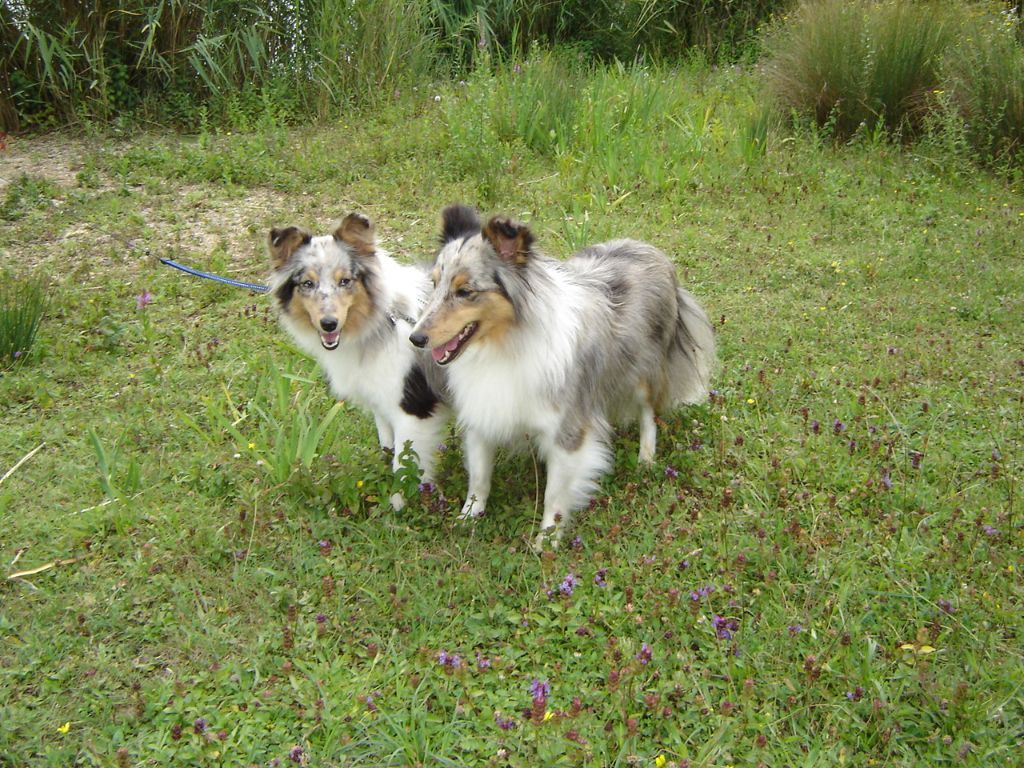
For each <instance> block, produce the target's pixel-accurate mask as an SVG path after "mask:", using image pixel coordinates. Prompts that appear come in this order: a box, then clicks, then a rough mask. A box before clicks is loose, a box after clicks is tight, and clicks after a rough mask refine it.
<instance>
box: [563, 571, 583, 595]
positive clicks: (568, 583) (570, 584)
mask: <svg viewBox="0 0 1024 768" xmlns="http://www.w3.org/2000/svg"><path fill="white" fill-rule="evenodd" d="M579 583H580V582H579V580H578V579H577V578H576V575H575V574H572V573H567V574H566V575H565V578H564V579H562V583H561V584H559V585H558V591H559V592H561V593H562V594H563V595H565V596H566V597H572V593H573V590H575V589H576V587H577V585H578V584H579Z"/></svg>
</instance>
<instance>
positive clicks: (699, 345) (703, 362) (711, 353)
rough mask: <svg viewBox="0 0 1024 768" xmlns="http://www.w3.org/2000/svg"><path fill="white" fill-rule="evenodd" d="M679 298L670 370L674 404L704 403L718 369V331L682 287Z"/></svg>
mask: <svg viewBox="0 0 1024 768" xmlns="http://www.w3.org/2000/svg"><path fill="white" fill-rule="evenodd" d="M678 298H679V300H678V305H677V308H676V333H675V337H674V339H673V342H672V348H671V350H670V351H669V359H668V371H667V373H668V381H669V389H670V399H671V401H672V404H673V405H678V404H681V403H700V402H703V401H704V400H705V399H706V398H707V396H708V386H709V384H710V383H711V374H712V371H713V370H714V367H715V330H714V328H712V326H711V322H710V321H709V320H708V316H707V315H706V314H705V313H704V310H703V309H702V308H701V306H700V304H698V303H697V300H696V299H695V298H694V297H693V294H691V293H690V292H689V291H687V290H686V289H685V288H679V289H678Z"/></svg>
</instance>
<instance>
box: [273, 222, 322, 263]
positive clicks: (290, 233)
mask: <svg viewBox="0 0 1024 768" xmlns="http://www.w3.org/2000/svg"><path fill="white" fill-rule="evenodd" d="M311 237H312V235H311V234H309V232H307V231H306V230H304V229H299V228H298V227H285V228H284V229H272V230H270V236H269V237H268V238H267V246H268V247H269V249H270V263H271V264H272V265H273V267H274V269H278V268H280V267H283V266H284V265H285V264H287V263H288V259H290V258H291V257H292V254H293V253H295V251H296V249H298V248H300V247H301V246H303V245H305V244H306V243H308V242H309V240H310V238H311Z"/></svg>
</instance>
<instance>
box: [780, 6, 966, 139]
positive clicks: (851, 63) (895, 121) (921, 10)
mask: <svg viewBox="0 0 1024 768" xmlns="http://www.w3.org/2000/svg"><path fill="white" fill-rule="evenodd" d="M962 17H963V13H962V7H961V6H958V5H956V4H951V3H914V2H909V0H890V1H888V2H871V1H870V0H857V1H856V2H847V0H822V1H821V2H805V3H803V4H802V5H801V6H800V7H799V8H798V9H797V11H796V12H795V14H794V15H793V16H792V18H787V19H785V20H784V21H783V23H782V25H781V26H779V27H778V28H777V29H775V30H774V31H773V32H772V33H771V34H770V35H769V37H768V39H767V41H766V50H767V52H768V61H767V64H766V67H765V73H766V81H767V87H768V89H769V92H770V94H771V95H772V96H773V97H774V99H775V101H776V102H777V103H778V104H779V105H780V106H781V107H782V108H783V109H784V110H785V111H787V112H790V113H793V114H795V115H799V116H809V117H811V118H812V119H813V120H814V121H815V122H816V124H817V125H818V126H819V127H827V128H829V129H830V130H831V131H832V132H833V133H834V135H835V136H836V137H837V138H841V139H843V138H848V137H850V136H852V135H853V134H854V133H856V132H857V131H858V130H861V129H862V127H865V128H868V129H873V128H875V127H876V126H877V125H882V126H884V127H885V128H886V129H887V130H888V131H889V132H891V133H902V135H904V136H905V137H908V138H909V137H911V136H913V135H915V134H917V133H918V132H919V131H920V130H921V128H922V126H923V123H924V118H925V115H926V114H927V108H928V105H929V103H930V94H931V93H932V92H933V91H934V90H936V89H937V88H938V86H939V83H940V79H941V64H942V57H943V55H944V54H945V52H946V50H947V49H948V48H949V47H950V46H951V45H952V44H953V43H954V42H955V41H956V39H957V37H958V35H959V34H960V30H961V26H962V24H961V22H962Z"/></svg>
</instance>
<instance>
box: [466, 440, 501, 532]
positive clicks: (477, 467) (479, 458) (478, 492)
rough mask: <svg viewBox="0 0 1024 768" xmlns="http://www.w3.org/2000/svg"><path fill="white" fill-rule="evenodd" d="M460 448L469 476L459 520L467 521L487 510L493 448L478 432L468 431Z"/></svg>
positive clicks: (492, 465)
mask: <svg viewBox="0 0 1024 768" xmlns="http://www.w3.org/2000/svg"><path fill="white" fill-rule="evenodd" d="M462 448H463V451H464V454H465V460H466V471H467V473H468V474H469V489H468V491H467V492H466V503H465V504H463V505H462V512H461V513H460V514H459V519H460V520H469V519H471V518H474V517H480V515H482V514H483V513H484V512H485V511H486V509H487V497H488V496H490V495H491V477H492V475H493V473H494V451H495V446H494V443H492V442H490V441H489V440H487V439H486V438H485V437H484V436H483V435H481V434H480V433H479V432H476V431H475V430H472V429H468V430H466V436H465V438H464V440H463V446H462Z"/></svg>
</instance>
